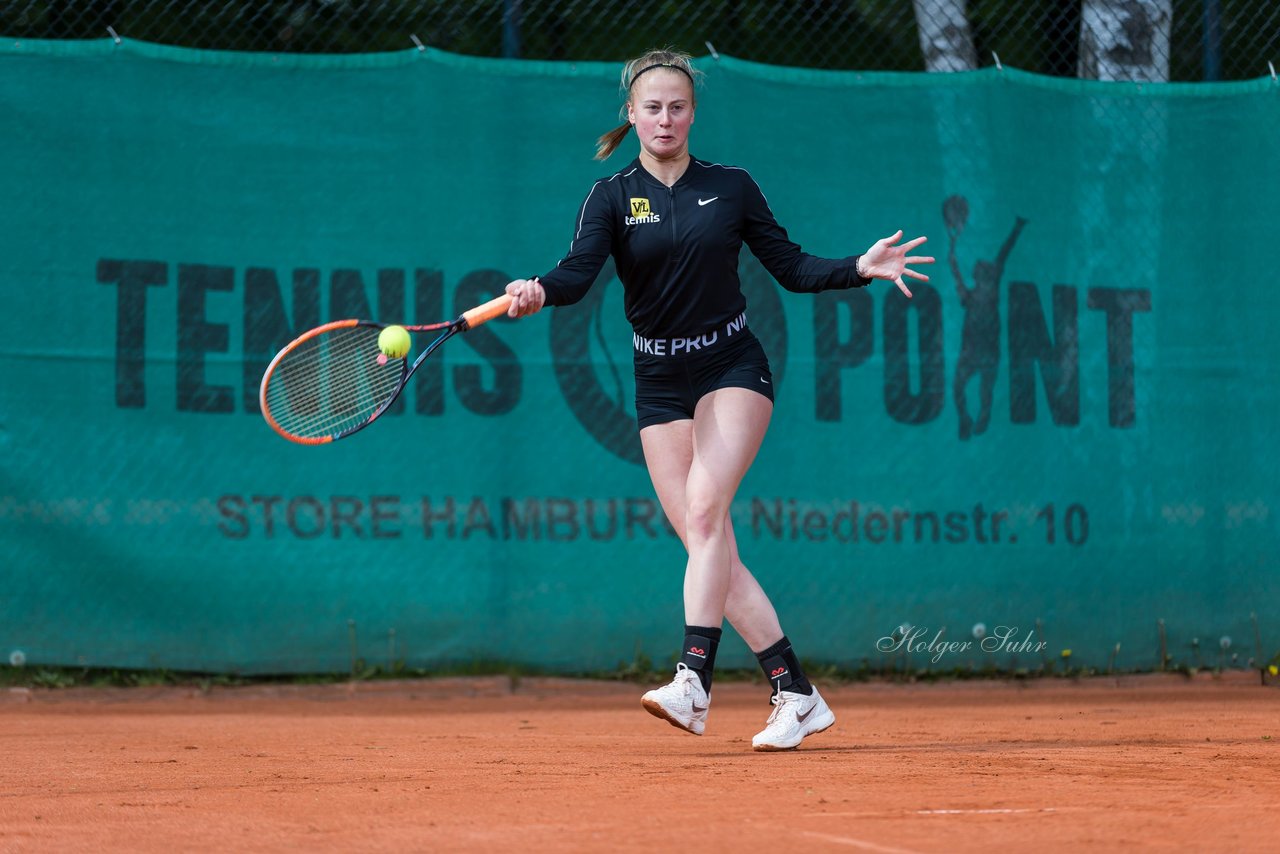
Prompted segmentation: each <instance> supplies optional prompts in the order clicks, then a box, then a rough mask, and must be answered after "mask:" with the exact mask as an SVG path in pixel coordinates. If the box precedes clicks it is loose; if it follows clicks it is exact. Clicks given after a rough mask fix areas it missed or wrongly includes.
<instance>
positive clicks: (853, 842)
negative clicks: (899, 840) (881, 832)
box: [800, 830, 920, 854]
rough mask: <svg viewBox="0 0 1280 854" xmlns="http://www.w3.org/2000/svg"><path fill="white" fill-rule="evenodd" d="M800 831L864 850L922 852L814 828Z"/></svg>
mask: <svg viewBox="0 0 1280 854" xmlns="http://www.w3.org/2000/svg"><path fill="white" fill-rule="evenodd" d="M800 832H801V833H803V834H804V835H805V836H812V837H813V838H814V839H821V840H823V841H824V842H837V843H839V844H841V845H850V846H852V847H854V848H861V849H862V850H863V851H878V852H880V854H920V852H918V851H913V850H911V849H910V848H890V847H889V846H887V845H876V844H875V843H874V842H864V841H863V840H861V839H853V838H851V837H848V836H832V835H831V834H829V833H814V832H813V831H812V830H802V831H800Z"/></svg>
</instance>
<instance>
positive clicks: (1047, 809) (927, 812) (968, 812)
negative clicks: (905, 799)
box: [916, 807, 1057, 815]
mask: <svg viewBox="0 0 1280 854" xmlns="http://www.w3.org/2000/svg"><path fill="white" fill-rule="evenodd" d="M1014 812H1057V810H1056V809H1054V808H1053V807H1043V808H1041V809H1022V810H996V809H993V810H916V815H1003V814H1005V813H1014Z"/></svg>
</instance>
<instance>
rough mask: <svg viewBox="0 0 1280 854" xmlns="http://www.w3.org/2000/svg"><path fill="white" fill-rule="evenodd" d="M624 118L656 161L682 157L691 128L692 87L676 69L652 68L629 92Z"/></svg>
mask: <svg viewBox="0 0 1280 854" xmlns="http://www.w3.org/2000/svg"><path fill="white" fill-rule="evenodd" d="M627 115H628V118H630V120H631V121H632V123H634V124H635V127H636V135H637V136H639V137H640V145H641V146H643V148H644V150H645V151H646V152H647V153H648V154H650V155H651V156H653V157H654V158H656V159H658V160H673V159H677V158H680V157H683V156H685V155H686V154H688V152H689V126H690V125H692V124H693V84H692V83H691V82H690V80H689V78H688V77H687V76H686V75H684V74H683V73H681V72H679V71H676V70H675V69H667V68H655V69H654V70H653V71H650V72H647V73H645V74H643V75H641V77H640V79H639V80H637V81H636V82H635V85H634V86H633V87H632V88H631V101H630V102H629V103H628V105H627Z"/></svg>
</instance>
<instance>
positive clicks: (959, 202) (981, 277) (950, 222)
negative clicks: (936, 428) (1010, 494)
mask: <svg viewBox="0 0 1280 854" xmlns="http://www.w3.org/2000/svg"><path fill="white" fill-rule="evenodd" d="M942 219H943V222H944V223H946V226H947V233H948V234H949V235H950V237H951V248H950V251H949V252H948V253H947V260H948V261H950V263H951V273H952V275H954V276H955V279H956V294H957V295H958V296H959V297H960V306H961V307H962V308H963V309H964V327H963V329H962V331H961V336H960V357H959V359H957V360H956V373H955V376H954V378H953V379H952V385H951V390H952V396H953V397H954V398H955V403H956V412H957V414H958V415H959V416H960V438H961V439H962V440H968V439H969V438H970V437H971V436H976V435H979V434H980V433H983V432H985V431H986V429H987V426H988V425H989V424H990V423H991V397H992V392H993V391H994V390H995V385H996V372H997V370H998V369H999V367H1000V280H1001V278H1003V276H1004V263H1005V260H1006V259H1007V258H1008V257H1009V252H1010V251H1012V249H1013V245H1014V243H1016V242H1017V240H1018V235H1019V234H1020V233H1021V232H1022V229H1023V226H1025V225H1026V224H1027V220H1025V219H1023V218H1022V217H1018V218H1017V220H1016V221H1015V222H1014V224H1013V230H1012V231H1010V232H1009V236H1008V237H1007V238H1005V241H1004V245H1003V246H1001V247H1000V253H999V254H998V255H997V256H996V260H995V261H978V262H977V263H976V264H974V265H973V287H969V286H968V285H966V284H965V281H964V273H962V272H961V271H960V261H959V260H958V259H957V258H956V240H957V238H959V236H960V233H961V232H962V231H964V227H965V224H966V223H967V222H968V220H969V203H968V201H967V200H966V199H965V197H964V196H950V197H948V198H947V200H946V201H945V202H943V203H942ZM974 374H978V375H979V377H978V406H979V410H978V417H977V418H976V419H975V418H973V417H972V416H971V415H970V414H969V404H968V399H967V397H966V394H965V391H966V390H967V388H968V386H969V381H970V380H971V379H972V378H973V375H974Z"/></svg>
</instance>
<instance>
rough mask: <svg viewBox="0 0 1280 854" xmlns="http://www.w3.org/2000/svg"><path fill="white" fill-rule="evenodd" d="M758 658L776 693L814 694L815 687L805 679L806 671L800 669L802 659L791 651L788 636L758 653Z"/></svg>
mask: <svg viewBox="0 0 1280 854" xmlns="http://www.w3.org/2000/svg"><path fill="white" fill-rule="evenodd" d="M756 658H758V659H760V669H761V670H763V671H764V677H765V678H766V679H768V680H769V684H770V685H772V686H773V690H774V692H775V693H776V692H778V691H790V692H791V693H793V694H804V695H805V696H808V695H810V694H812V693H813V686H812V685H810V684H809V680H808V679H806V678H805V675H804V670H802V669H801V668H800V659H798V658H796V654H795V652H794V651H793V650H792V649H791V641H789V640H787V636H786V635H783V636H782V640H780V641H778V642H777V643H775V644H774V645H773V646H771V647H769V648H768V649H765V650H761V651H760V652H757V653H756Z"/></svg>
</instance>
